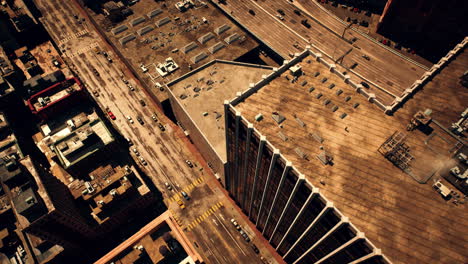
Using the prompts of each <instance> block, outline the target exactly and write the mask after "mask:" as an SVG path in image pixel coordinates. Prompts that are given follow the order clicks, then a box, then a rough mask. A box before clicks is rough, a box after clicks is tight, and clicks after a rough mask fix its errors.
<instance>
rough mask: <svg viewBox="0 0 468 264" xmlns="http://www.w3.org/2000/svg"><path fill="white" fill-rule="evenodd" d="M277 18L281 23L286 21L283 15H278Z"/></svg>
mask: <svg viewBox="0 0 468 264" xmlns="http://www.w3.org/2000/svg"><path fill="white" fill-rule="evenodd" d="M276 17H277V18H278V19H279V20H281V21H283V20H284V17H283V16H282V15H276Z"/></svg>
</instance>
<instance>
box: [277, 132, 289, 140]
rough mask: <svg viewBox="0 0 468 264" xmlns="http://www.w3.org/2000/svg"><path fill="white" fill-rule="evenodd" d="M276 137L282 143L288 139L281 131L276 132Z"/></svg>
mask: <svg viewBox="0 0 468 264" xmlns="http://www.w3.org/2000/svg"><path fill="white" fill-rule="evenodd" d="M278 136H279V137H280V138H281V139H282V140H283V141H287V140H288V137H287V136H286V135H285V134H283V133H282V132H281V131H280V132H278Z"/></svg>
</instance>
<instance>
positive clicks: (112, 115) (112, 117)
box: [107, 111, 116, 120]
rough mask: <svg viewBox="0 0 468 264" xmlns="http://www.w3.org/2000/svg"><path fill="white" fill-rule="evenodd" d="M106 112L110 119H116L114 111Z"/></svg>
mask: <svg viewBox="0 0 468 264" xmlns="http://www.w3.org/2000/svg"><path fill="white" fill-rule="evenodd" d="M107 114H108V115H109V117H110V119H112V120H115V119H116V117H115V115H114V113H112V111H107Z"/></svg>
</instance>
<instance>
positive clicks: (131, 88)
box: [127, 84, 135, 91]
mask: <svg viewBox="0 0 468 264" xmlns="http://www.w3.org/2000/svg"><path fill="white" fill-rule="evenodd" d="M127 86H128V88H130V91H135V87H133V85H131V84H128V85H127Z"/></svg>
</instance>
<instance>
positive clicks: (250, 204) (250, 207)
mask: <svg viewBox="0 0 468 264" xmlns="http://www.w3.org/2000/svg"><path fill="white" fill-rule="evenodd" d="M226 118H227V120H228V125H227V129H226V133H227V134H226V135H227V140H228V142H227V148H228V149H227V154H228V155H227V157H228V166H227V173H226V189H227V190H228V191H229V193H230V194H231V195H232V196H233V197H234V199H235V200H236V202H237V203H238V204H239V205H240V206H241V208H242V210H243V211H244V212H245V213H246V214H247V215H248V216H249V219H250V220H251V221H252V222H253V223H255V224H256V226H257V228H258V229H259V230H260V231H263V233H264V236H265V238H266V239H269V240H270V243H271V245H272V246H273V247H275V248H276V249H277V251H278V253H279V254H280V255H281V256H283V257H284V260H285V261H286V262H287V263H294V262H295V261H299V262H300V263H314V262H316V261H317V260H320V259H322V258H323V257H325V256H327V255H329V254H330V253H331V252H333V251H334V250H335V249H337V248H339V247H340V246H342V245H343V244H345V243H346V242H348V241H349V240H350V239H352V238H353V237H355V236H356V234H355V231H354V230H352V228H351V227H350V226H349V225H348V224H347V223H342V224H340V226H337V224H338V223H339V222H340V216H339V215H338V213H337V212H336V211H335V210H334V209H333V208H328V209H325V206H326V202H325V201H324V200H323V199H322V198H321V196H320V195H319V194H313V193H312V190H311V186H309V185H308V184H307V183H306V182H305V181H302V182H300V183H299V184H298V185H297V186H296V184H297V181H298V175H297V173H296V171H294V170H289V171H287V172H286V174H285V178H284V179H283V181H282V176H283V173H284V172H285V161H284V160H282V159H281V158H277V159H275V162H274V163H273V164H272V158H273V152H272V150H271V149H270V148H269V147H268V146H267V145H266V144H263V143H261V141H260V139H259V136H258V135H257V134H256V133H252V134H251V135H249V134H248V133H249V132H248V128H247V125H246V124H245V123H244V122H242V121H241V122H239V123H238V124H239V126H238V127H236V122H235V116H234V114H233V113H232V112H231V111H228V113H227V115H226ZM236 129H237V131H236ZM236 132H237V133H236ZM236 134H237V137H236ZM236 140H238V141H237V142H236ZM236 146H237V148H236ZM257 165H259V166H258V167H257ZM270 166H272V170H271V174H270V175H269V171H270ZM268 176H269V178H268ZM295 186H296V188H297V189H296V190H297V191H295V192H294V193H293V190H294V188H295ZM264 192H265V193H264ZM263 197H264V199H263V204H262V198H263ZM275 197H276V198H275ZM288 200H290V203H289V204H288ZM306 201H308V202H307V203H306ZM260 207H261V208H260ZM270 212H271V213H270ZM281 215H283V217H282V218H281ZM319 216H320V217H319ZM280 218H281V219H280ZM314 220H316V222H315V224H314V226H313V227H311V223H312V222H314ZM293 223H294V224H293ZM309 227H310V228H309ZM333 228H335V230H334V231H333V232H331V231H330V230H332V229H333ZM325 235H327V237H326V238H324V236H325ZM322 238H323V239H322ZM319 240H320V243H318V244H317V245H316V246H315V247H314V248H313V249H311V247H312V246H313V245H314V244H316V243H317V242H318V241H319ZM370 252H372V249H371V247H370V246H369V245H368V244H367V243H366V240H365V239H356V240H355V241H354V242H353V243H350V244H349V245H348V246H346V247H343V248H342V249H340V251H338V252H337V253H336V254H334V255H332V256H329V258H328V259H327V261H326V262H325V263H346V262H350V261H353V260H356V259H358V258H360V257H362V256H365V255H367V254H368V253H370ZM380 260H382V261H383V259H382V258H381V257H380V258H372V260H370V261H372V262H368V263H379V262H375V261H380Z"/></svg>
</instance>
